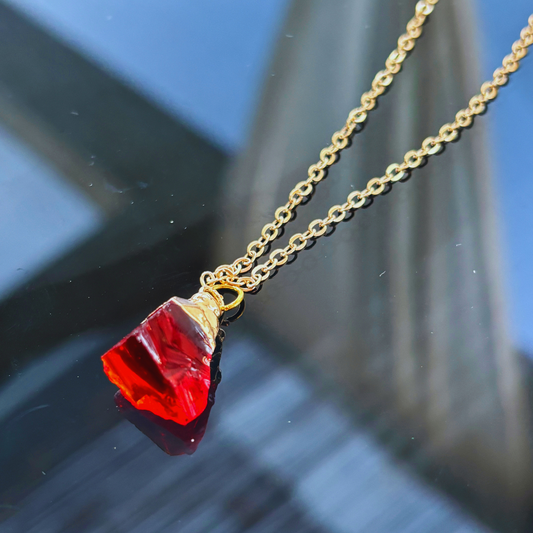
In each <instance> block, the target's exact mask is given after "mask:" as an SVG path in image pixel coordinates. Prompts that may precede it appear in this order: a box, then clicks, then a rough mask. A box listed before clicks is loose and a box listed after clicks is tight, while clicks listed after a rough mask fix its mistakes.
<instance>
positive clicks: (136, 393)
mask: <svg viewBox="0 0 533 533" xmlns="http://www.w3.org/2000/svg"><path fill="white" fill-rule="evenodd" d="M219 316H220V309H219V307H218V305H217V303H216V302H215V300H214V299H213V297H212V296H211V295H210V294H208V293H199V294H196V295H195V296H193V297H192V298H191V299H190V300H183V299H181V298H171V299H170V300H168V301H167V302H165V303H164V304H163V305H162V306H160V307H158V308H157V309H156V310H155V311H154V312H153V313H152V314H151V315H150V316H149V317H148V318H147V319H146V320H145V321H144V322H142V324H141V325H140V326H138V327H137V328H135V329H134V330H133V331H132V332H131V333H130V334H129V335H127V336H126V337H124V339H122V340H121V341H120V342H119V343H118V344H117V345H116V346H114V347H113V348H111V350H109V351H108V352H107V353H106V354H104V355H103V356H102V361H103V362H104V372H105V373H106V375H107V377H108V378H109V379H110V381H112V382H113V383H114V384H115V385H117V386H118V388H119V389H120V392H121V393H122V395H123V396H124V397H125V398H126V399H127V400H128V401H129V402H130V403H131V404H132V405H133V406H134V407H136V408H138V409H142V410H145V411H150V412H152V413H154V414H155V415H157V416H160V417H161V418H164V419H166V420H173V421H174V422H177V423H178V424H182V425H185V424H188V423H189V422H191V421H192V420H194V419H195V418H196V417H198V416H199V415H200V414H201V413H202V412H203V411H204V409H205V408H206V406H207V400H208V393H209V387H210V384H211V379H210V366H209V365H210V363H211V357H212V355H213V351H214V349H215V343H216V336H217V333H218V328H219V324H218V318H219Z"/></svg>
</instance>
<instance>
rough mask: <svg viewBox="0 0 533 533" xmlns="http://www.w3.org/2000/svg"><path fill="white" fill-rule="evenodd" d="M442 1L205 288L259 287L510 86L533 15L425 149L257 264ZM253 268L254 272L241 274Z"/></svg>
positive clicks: (421, 11)
mask: <svg viewBox="0 0 533 533" xmlns="http://www.w3.org/2000/svg"><path fill="white" fill-rule="evenodd" d="M437 2H438V0H421V1H419V2H418V3H417V4H416V9H415V16H414V17H413V18H412V19H411V20H410V21H409V22H408V24H407V32H406V33H405V34H403V35H402V36H400V38H399V39H398V47H397V48H396V49H395V50H394V51H393V52H392V53H391V54H390V55H389V57H388V58H387V61H386V62H385V65H386V69H385V70H381V71H380V72H378V73H377V74H376V77H375V78H374V81H373V82H372V89H371V90H370V91H369V92H366V93H364V94H363V96H362V97H361V106H360V107H357V108H355V109H353V110H352V111H350V113H349V115H348V120H347V122H346V124H345V125H344V127H343V128H342V129H341V130H339V131H337V132H335V133H334V134H333V136H332V142H331V145H330V146H328V147H326V148H324V149H323V150H322V151H321V152H320V161H319V162H318V163H315V164H314V165H311V166H310V167H309V171H308V175H309V176H308V178H307V179H306V180H305V181H301V182H300V183H298V184H297V185H296V187H295V188H294V189H293V190H292V191H291V192H290V194H289V201H288V202H287V203H286V204H285V205H284V206H281V207H279V208H278V209H277V210H276V213H275V220H274V221H273V222H271V223H269V224H266V225H265V226H264V227H263V230H262V231H261V237H260V238H259V239H257V240H255V241H252V242H251V243H250V244H249V245H248V248H247V251H246V254H245V255H244V256H243V257H240V258H238V259H236V260H235V261H234V262H233V263H232V264H231V265H221V266H219V267H218V268H217V269H216V270H215V271H214V272H209V271H207V272H204V273H203V274H202V276H201V277H200V282H201V284H202V287H205V286H209V285H213V284H215V283H221V282H224V283H227V284H230V285H233V286H236V287H240V288H241V289H242V290H243V291H245V292H249V291H252V290H254V289H256V288H257V287H259V286H260V285H261V284H262V283H263V282H265V281H266V280H267V279H268V278H269V276H270V275H271V273H272V271H274V270H276V269H278V268H279V267H281V266H283V265H285V264H286V263H287V262H288V260H289V258H290V256H291V255H293V254H294V253H296V252H299V251H301V250H303V249H304V248H305V247H306V246H307V244H308V243H309V242H310V241H314V240H316V239H318V238H320V237H322V236H324V235H325V234H326V233H327V231H328V229H329V228H330V227H332V226H334V225H336V224H338V223H340V222H342V221H343V220H344V219H345V218H346V217H347V216H348V214H350V213H352V212H354V211H355V210H357V209H359V208H361V207H363V206H364V205H365V203H367V200H368V198H370V197H372V196H379V195H380V194H382V193H383V192H385V190H387V188H388V184H390V183H394V182H397V181H400V180H402V179H403V178H405V177H407V176H408V175H409V173H410V172H411V170H413V169H415V168H418V167H419V166H420V165H421V164H422V163H423V162H424V161H425V160H426V159H427V158H429V157H430V156H432V155H436V154H438V153H439V152H440V151H441V150H442V148H443V145H444V144H446V143H449V142H452V141H454V140H456V139H457V137H458V135H459V132H460V131H461V130H462V129H463V128H466V127H468V126H470V125H471V124H472V121H473V118H474V116H475V115H479V114H480V113H483V112H484V111H485V109H486V106H487V104H488V103H489V102H490V101H491V100H493V99H494V98H496V96H497V94H498V90H499V88H500V87H501V86H503V85H505V84H506V83H507V81H508V79H509V75H510V74H511V73H513V72H515V71H516V70H517V69H518V67H519V64H520V60H521V59H522V58H523V57H524V56H525V55H526V54H527V51H528V47H529V46H531V45H532V44H533V15H531V16H530V17H529V19H528V26H526V27H525V28H524V29H522V31H521V32H520V39H519V40H517V41H515V42H514V43H513V45H512V52H511V53H510V54H509V55H507V56H505V57H504V59H503V61H502V66H501V67H499V68H497V69H496V70H495V71H494V74H493V78H492V81H486V82H485V83H483V84H482V85H481V89H480V93H479V94H477V95H475V96H474V97H472V98H471V99H470V101H469V103H468V107H467V108H466V109H461V110H460V111H459V112H458V113H457V114H456V115H455V120H454V121H453V122H451V123H447V124H444V125H443V126H442V127H441V128H440V130H439V133H438V135H436V136H435V137H427V138H426V139H424V141H423V142H422V146H421V148H420V149H418V150H410V151H408V152H407V153H406V154H405V155H404V158H403V162H402V163H393V164H391V165H389V166H388V167H387V169H386V170H385V174H384V175H383V176H381V177H376V178H372V179H371V180H369V181H368V183H367V185H366V187H365V188H364V189H363V190H362V191H353V192H351V193H350V194H349V195H348V197H347V199H346V202H344V203H343V204H339V205H334V206H332V207H331V208H330V210H329V212H328V215H327V217H325V218H323V219H316V220H313V221H312V222H311V223H310V224H309V226H308V228H307V230H306V231H305V232H304V233H295V234H294V235H292V236H291V237H290V239H289V244H288V245H287V246H286V247H285V248H278V249H276V250H274V251H272V252H271V253H270V255H269V258H268V260H267V261H265V262H264V263H262V264H258V265H256V262H257V259H258V258H259V257H261V256H262V255H263V254H264V253H265V252H266V249H267V246H268V244H269V243H270V242H272V241H274V240H275V239H276V238H278V236H279V234H280V229H281V228H282V227H283V226H285V224H287V223H288V222H289V221H290V220H291V218H292V215H293V212H294V211H295V210H296V208H297V207H298V205H299V204H300V203H301V202H302V201H303V199H304V198H306V197H308V196H309V195H311V194H312V193H313V191H314V189H315V186H316V185H317V184H318V183H320V181H322V179H324V177H325V176H326V169H327V168H328V167H330V166H331V165H332V164H333V163H334V162H335V161H336V158H337V154H338V153H339V152H340V151H341V150H343V149H344V148H346V146H347V145H348V142H349V138H350V136H351V135H352V133H353V132H354V130H355V128H356V127H357V124H359V123H362V122H364V121H365V120H366V117H367V113H368V111H370V110H371V109H373V108H374V107H375V105H376V100H377V98H378V96H379V95H380V94H382V93H383V92H384V91H385V88H386V87H387V86H388V85H390V83H391V82H392V80H393V77H394V75H395V74H396V73H398V72H399V71H400V69H401V64H402V62H403V61H404V60H405V58H406V57H407V53H408V52H409V51H410V50H412V49H413V47H414V45H415V41H416V39H418V37H420V35H421V33H422V25H423V24H424V21H425V19H426V17H427V16H428V15H429V14H430V13H431V12H432V11H433V7H434V5H435V4H436V3H437ZM254 265H255V266H254ZM250 270H251V273H250V275H248V276H243V275H242V274H245V273H246V272H249V271H250Z"/></svg>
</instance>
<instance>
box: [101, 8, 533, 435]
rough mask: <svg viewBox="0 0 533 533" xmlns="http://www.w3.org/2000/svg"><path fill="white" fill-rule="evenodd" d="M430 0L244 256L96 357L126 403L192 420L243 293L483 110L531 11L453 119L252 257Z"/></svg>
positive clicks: (515, 59) (387, 74)
mask: <svg viewBox="0 0 533 533" xmlns="http://www.w3.org/2000/svg"><path fill="white" fill-rule="evenodd" d="M437 2H438V0H420V1H419V2H418V3H417V4H416V8H415V15H414V16H413V18H412V19H411V20H410V21H409V22H408V24H407V28H406V33H404V34H403V35H401V36H400V37H399V39H398V42H397V47H396V48H395V50H393V51H392V53H391V54H390V55H389V57H388V58H387V60H386V62H385V69H383V70H381V71H379V72H378V73H377V74H376V76H375V78H374V80H373V81H372V85H371V89H370V90H369V91H367V92H365V93H364V94H363V95H362V97H361V105H360V106H358V107H356V108H355V109H353V110H352V111H350V113H349V114H348V118H347V121H346V123H345V125H344V126H343V127H342V128H341V129H340V130H339V131H337V132H335V133H334V134H333V136H332V138H331V144H330V145H329V146H327V147H326V148H324V149H323V150H322V151H321V152H320V159H319V161H318V162H317V163H315V164H313V165H311V166H310V167H309V170H308V177H307V179H306V180H304V181H301V182H299V183H298V184H296V186H295V187H294V188H293V189H292V191H291V192H290V194H289V198H288V201H287V203H286V204H285V205H282V206H280V207H279V208H278V209H277V210H276V211H275V218H274V220H273V221H272V222H270V223H268V224H266V225H265V226H264V227H263V229H262V231H261V236H260V237H259V238H258V239H257V240H254V241H252V242H251V243H250V244H249V245H248V247H247V249H246V253H245V255H243V256H242V257H239V258H238V259H236V260H235V261H234V262H233V263H231V264H227V265H221V266H219V267H217V268H216V269H215V270H214V271H212V272H211V271H207V272H204V273H203V274H202V275H201V277H200V284H201V288H200V290H199V291H198V293H196V294H195V295H194V296H192V297H191V298H189V299H188V300H185V299H181V298H177V297H174V298H171V299H170V300H168V301H167V302H165V303H164V304H163V305H161V306H160V307H159V308H157V309H156V310H155V311H154V312H152V313H151V314H150V315H149V316H148V318H146V319H145V320H144V321H143V322H142V323H141V324H140V325H139V326H138V327H137V328H136V329H134V330H133V331H132V332H131V333H130V334H129V335H127V336H126V337H125V338H124V339H122V340H121V341H120V342H119V343H118V344H117V345H116V346H114V347H113V348H111V349H110V350H109V351H108V352H107V353H106V354H104V355H103V356H102V360H103V363H104V371H105V373H106V374H107V376H108V378H109V379H110V380H111V381H112V382H113V383H114V384H116V385H117V386H118V387H119V389H120V392H121V393H122V396H123V397H124V398H125V399H126V400H127V401H128V402H129V403H130V404H131V405H132V406H133V407H134V408H136V409H140V410H143V411H148V412H150V413H152V414H153V415H156V416H158V417H161V418H163V419H165V420H169V421H172V422H174V423H177V424H179V425H181V426H187V425H188V424H191V423H193V422H194V423H198V422H197V421H198V420H199V417H200V415H202V413H204V412H206V407H208V398H209V390H210V387H212V379H211V364H212V360H213V354H214V353H215V351H216V346H217V340H218V341H219V342H220V336H221V332H222V330H220V325H221V323H222V324H224V323H228V322H229V321H231V320H233V319H235V318H238V316H240V314H242V311H243V310H244V294H245V293H253V292H256V291H257V290H258V289H259V288H260V287H261V286H262V284H263V283H264V282H265V281H267V280H268V279H269V277H270V276H271V275H272V274H273V273H275V272H276V271H277V270H278V269H279V268H281V267H282V266H284V265H286V264H290V263H291V261H292V259H293V258H294V257H295V256H296V254H298V253H299V252H301V251H303V250H304V249H306V248H307V247H309V245H310V244H312V243H314V242H315V241H316V240H317V239H319V238H320V237H322V236H324V235H326V234H327V233H328V231H330V230H331V229H332V228H333V227H334V226H336V225H337V224H339V223H340V222H342V221H344V220H345V219H346V218H347V217H348V216H351V214H352V213H354V212H355V211H356V210H358V209H360V208H361V207H363V206H365V205H366V204H368V203H369V202H370V201H371V199H372V198H373V197H374V196H379V195H381V194H383V193H384V192H387V191H388V190H389V189H390V188H391V187H392V185H393V184H394V183H396V182H399V181H402V180H404V179H406V178H407V177H409V175H410V173H411V172H412V170H414V169H416V168H417V167H419V166H420V165H421V164H422V163H423V162H424V161H425V160H427V159H428V158H429V157H431V156H432V155H436V154H438V153H440V152H441V150H442V149H443V147H444V145H445V144H447V143H450V142H452V141H454V140H456V139H457V138H458V135H459V133H460V131H461V130H462V129H464V128H467V127H469V126H470V125H472V123H473V120H474V117H475V115H479V114H480V113H483V112H484V111H485V109H486V107H487V104H488V103H489V102H490V101H491V100H493V99H495V98H496V96H497V94H498V90H499V88H500V87H501V86H503V85H505V84H506V83H507V81H508V79H509V76H510V74H511V73H513V72H515V71H516V70H517V69H518V67H519V62H520V60H521V59H522V58H523V57H524V56H525V55H526V54H527V49H528V47H529V46H531V45H532V44H533V15H531V16H530V17H529V19H528V26H526V27H525V28H524V29H522V31H521V32H520V39H519V40H517V41H515V42H514V43H513V45H512V52H511V53H510V54H509V55H507V56H506V57H505V58H504V59H503V62H502V66H501V67H499V68H497V69H496V70H495V71H494V73H493V78H492V80H491V81H486V82H485V83H483V84H482V85H481V88H480V92H479V94H477V95H475V96H473V97H472V98H471V99H470V101H469V103H468V107H467V108H466V109H461V110H460V111H459V112H458V113H457V114H456V115H455V119H454V121H453V122H450V123H447V124H444V125H443V126H442V127H441V128H440V130H439V132H438V135H436V136H433V137H427V138H426V139H425V140H424V141H423V142H422V144H421V147H420V148H419V149H417V150H410V151H408V152H407V153H406V154H405V155H404V158H403V162H401V163H393V164H391V165H389V166H388V167H387V168H386V170H385V173H384V175H383V176H381V177H375V178H372V179H371V180H369V181H368V183H367V185H366V187H365V188H364V189H363V190H361V191H353V192H351V193H350V194H349V195H348V197H347V199H346V201H345V202H344V203H342V204H338V205H333V206H332V207H331V208H330V209H329V211H328V213H327V216H326V217H324V218H321V219H320V218H319V219H316V220H313V221H312V222H311V223H310V224H309V226H308V228H307V230H306V231H305V232H303V233H294V234H293V235H292V236H291V237H290V238H289V241H288V244H287V245H286V246H285V247H284V248H278V249H275V250H273V251H272V252H270V253H269V255H268V259H266V260H265V261H264V262H262V263H259V259H260V258H261V257H263V256H265V254H267V253H268V252H269V247H270V244H271V243H273V242H274V241H275V240H277V239H278V238H279V237H280V236H281V233H282V230H283V229H284V228H285V226H286V225H287V224H288V223H289V222H290V221H291V220H292V218H293V216H294V214H295V213H296V210H297V208H298V206H299V205H300V204H302V203H307V202H306V201H308V200H310V199H311V196H312V194H313V192H314V191H315V188H316V187H317V185H318V184H319V183H320V182H321V181H322V180H323V179H324V178H325V177H326V175H327V172H328V169H329V167H331V166H332V165H333V164H334V163H335V162H336V161H337V159H338V155H339V154H340V152H341V151H342V150H344V149H345V148H347V147H348V146H349V144H350V139H351V137H352V135H353V134H354V132H355V131H356V130H357V129H358V128H360V127H361V125H362V123H364V122H365V120H366V118H367V115H368V113H369V112H370V111H371V110H372V109H374V107H375V106H376V102H377V99H378V98H379V96H380V95H382V94H383V93H384V92H385V91H386V89H387V87H388V86H389V85H390V84H391V83H392V81H393V79H394V76H395V75H396V74H397V73H398V72H399V71H400V70H401V66H402V64H403V62H404V60H405V59H406V58H407V56H408V53H409V52H410V51H411V50H412V49H413V48H414V46H415V43H416V41H417V39H418V38H419V37H420V35H421V34H422V26H423V24H424V23H425V21H426V18H427V17H428V15H430V14H431V13H432V11H433V9H434V7H435V5H436V4H437ZM224 292H232V293H233V294H234V296H235V297H234V299H233V300H232V301H230V302H229V303H226V301H225V300H224V298H223V296H222V294H221V293H224ZM233 309H236V310H237V311H236V314H234V315H233V316H232V317H229V318H227V317H226V316H225V313H226V312H228V311H230V310H233ZM223 319H224V320H223ZM209 408H210V406H209ZM195 421H196V422H195Z"/></svg>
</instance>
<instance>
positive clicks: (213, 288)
mask: <svg viewBox="0 0 533 533" xmlns="http://www.w3.org/2000/svg"><path fill="white" fill-rule="evenodd" d="M219 289H226V290H229V291H234V292H235V293H236V296H235V300H233V301H232V302H230V303H229V304H225V303H224V298H222V296H221V295H220V294H219V292H218V291H219ZM203 290H204V291H206V292H208V293H210V294H211V295H212V296H213V297H214V298H215V300H217V302H222V303H221V304H220V310H221V311H222V312H223V313H225V312H226V311H229V310H230V309H235V307H238V306H239V305H240V304H241V302H242V301H243V299H244V291H243V290H242V289H241V288H240V287H235V286H234V285H230V284H228V283H215V284H214V285H206V286H205V287H203Z"/></svg>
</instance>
